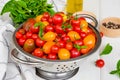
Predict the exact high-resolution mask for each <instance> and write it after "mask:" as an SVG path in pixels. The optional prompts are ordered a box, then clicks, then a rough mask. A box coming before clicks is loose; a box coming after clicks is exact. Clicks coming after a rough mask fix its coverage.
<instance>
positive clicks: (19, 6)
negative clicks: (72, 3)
mask: <svg viewBox="0 0 120 80" xmlns="http://www.w3.org/2000/svg"><path fill="white" fill-rule="evenodd" d="M52 8H53V6H52V4H48V3H47V0H10V1H8V2H7V3H6V4H5V5H4V7H3V9H2V11H1V15H3V14H4V13H7V12H10V14H9V16H10V17H11V19H12V20H13V23H14V24H15V26H16V25H19V24H21V23H23V22H24V21H26V20H27V19H28V18H34V17H36V16H38V15H40V14H42V13H44V12H49V13H50V14H51V15H53V14H54V13H55V12H54V10H53V9H52Z"/></svg>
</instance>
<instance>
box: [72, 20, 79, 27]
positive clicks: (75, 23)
mask: <svg viewBox="0 0 120 80" xmlns="http://www.w3.org/2000/svg"><path fill="white" fill-rule="evenodd" d="M71 25H72V26H73V27H75V26H80V21H79V20H76V19H72V20H71Z"/></svg>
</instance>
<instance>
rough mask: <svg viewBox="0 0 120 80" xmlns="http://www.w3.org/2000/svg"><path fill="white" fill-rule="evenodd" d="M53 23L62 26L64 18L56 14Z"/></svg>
mask: <svg viewBox="0 0 120 80" xmlns="http://www.w3.org/2000/svg"><path fill="white" fill-rule="evenodd" d="M52 21H53V23H54V24H55V25H61V24H62V22H63V17H62V16H61V15H60V14H55V15H54V16H53V18H52Z"/></svg>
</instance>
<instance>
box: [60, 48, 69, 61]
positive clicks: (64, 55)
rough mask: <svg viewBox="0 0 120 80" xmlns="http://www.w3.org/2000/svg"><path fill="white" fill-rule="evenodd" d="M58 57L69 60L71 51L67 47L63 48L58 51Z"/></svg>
mask: <svg viewBox="0 0 120 80" xmlns="http://www.w3.org/2000/svg"><path fill="white" fill-rule="evenodd" d="M58 58H59V59H60V60H68V59H70V52H69V50H67V49H65V48H61V49H59V51H58Z"/></svg>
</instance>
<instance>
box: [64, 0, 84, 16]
mask: <svg viewBox="0 0 120 80" xmlns="http://www.w3.org/2000/svg"><path fill="white" fill-rule="evenodd" d="M82 9H83V0H67V6H66V12H67V13H71V14H73V13H74V12H77V11H82Z"/></svg>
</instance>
